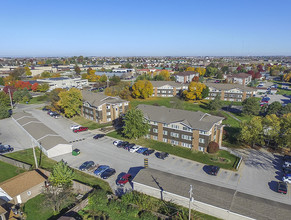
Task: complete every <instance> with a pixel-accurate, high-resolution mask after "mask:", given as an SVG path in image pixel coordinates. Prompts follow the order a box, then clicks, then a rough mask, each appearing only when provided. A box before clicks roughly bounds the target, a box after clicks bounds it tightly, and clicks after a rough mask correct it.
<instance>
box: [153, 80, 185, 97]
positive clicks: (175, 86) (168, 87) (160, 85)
mask: <svg viewBox="0 0 291 220" xmlns="http://www.w3.org/2000/svg"><path fill="white" fill-rule="evenodd" d="M151 83H152V85H153V95H152V96H154V97H173V96H176V95H178V94H179V93H180V91H182V90H185V89H188V84H184V83H177V82H174V81H151Z"/></svg>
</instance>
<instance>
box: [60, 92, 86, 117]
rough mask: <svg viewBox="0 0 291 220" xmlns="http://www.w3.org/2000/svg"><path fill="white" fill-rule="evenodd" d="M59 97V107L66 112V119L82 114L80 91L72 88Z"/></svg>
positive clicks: (61, 93)
mask: <svg viewBox="0 0 291 220" xmlns="http://www.w3.org/2000/svg"><path fill="white" fill-rule="evenodd" d="M59 97H60V100H59V101H58V105H59V106H60V107H61V108H62V109H63V110H64V112H65V116H66V117H69V118H70V117H73V116H74V115H76V114H80V108H81V106H82V94H81V91H80V90H78V89H76V88H71V89H70V90H68V91H61V92H60V93H59Z"/></svg>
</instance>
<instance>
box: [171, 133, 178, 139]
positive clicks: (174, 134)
mask: <svg viewBox="0 0 291 220" xmlns="http://www.w3.org/2000/svg"><path fill="white" fill-rule="evenodd" d="M171 136H172V137H176V138H179V134H178V133H175V132H171Z"/></svg>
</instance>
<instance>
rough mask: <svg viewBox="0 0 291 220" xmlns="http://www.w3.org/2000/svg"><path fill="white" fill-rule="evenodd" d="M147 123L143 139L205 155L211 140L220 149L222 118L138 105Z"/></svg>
mask: <svg viewBox="0 0 291 220" xmlns="http://www.w3.org/2000/svg"><path fill="white" fill-rule="evenodd" d="M138 109H140V110H141V111H142V112H143V114H144V117H145V119H146V120H147V121H148V123H149V124H150V126H151V128H150V132H149V134H148V135H147V136H146V137H147V138H150V139H153V140H157V141H161V142H165V143H169V144H172V145H177V146H182V147H186V148H190V149H192V150H199V151H203V152H206V151H207V146H208V144H209V143H210V142H211V141H215V142H217V143H218V145H219V146H221V143H222V134H223V125H222V120H223V119H224V118H222V117H218V116H213V115H210V114H207V113H203V112H200V111H197V112H192V111H185V110H179V109H171V108H166V107H164V106H151V105H138Z"/></svg>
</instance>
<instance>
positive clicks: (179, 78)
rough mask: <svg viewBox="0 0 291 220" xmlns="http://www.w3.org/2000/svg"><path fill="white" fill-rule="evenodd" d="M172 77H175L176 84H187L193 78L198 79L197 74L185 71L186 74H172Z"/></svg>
mask: <svg viewBox="0 0 291 220" xmlns="http://www.w3.org/2000/svg"><path fill="white" fill-rule="evenodd" d="M173 76H174V77H175V79H176V82H179V83H189V82H191V81H192V79H193V78H194V76H198V77H199V73H197V72H195V71H186V72H181V73H175V74H173Z"/></svg>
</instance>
